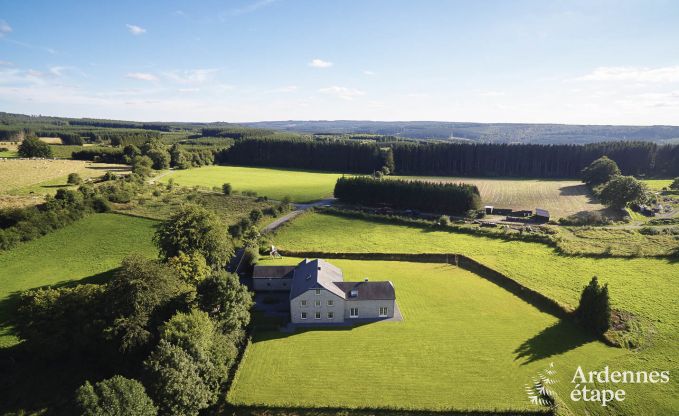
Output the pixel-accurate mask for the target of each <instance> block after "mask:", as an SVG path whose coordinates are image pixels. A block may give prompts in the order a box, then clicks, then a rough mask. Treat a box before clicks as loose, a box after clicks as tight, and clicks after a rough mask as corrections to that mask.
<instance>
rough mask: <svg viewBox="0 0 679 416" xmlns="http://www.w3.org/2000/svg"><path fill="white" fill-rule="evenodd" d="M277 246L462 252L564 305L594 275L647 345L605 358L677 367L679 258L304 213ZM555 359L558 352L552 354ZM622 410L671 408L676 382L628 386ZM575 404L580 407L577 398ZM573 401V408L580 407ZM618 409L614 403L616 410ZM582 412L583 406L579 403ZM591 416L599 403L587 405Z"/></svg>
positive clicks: (615, 363)
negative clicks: (602, 253)
mask: <svg viewBox="0 0 679 416" xmlns="http://www.w3.org/2000/svg"><path fill="white" fill-rule="evenodd" d="M274 242H275V244H276V245H277V246H278V247H279V248H280V249H282V250H285V249H289V250H295V251H303V250H314V251H326V252H392V253H398V252H405V253H425V252H436V253H461V254H465V255H467V256H469V257H471V258H473V259H475V260H477V261H480V262H481V263H484V264H485V265H487V266H489V267H491V268H494V269H496V270H498V271H500V272H502V273H504V274H506V275H508V276H510V277H512V278H513V279H515V280H517V281H518V282H520V283H522V284H523V285H525V286H527V287H529V288H531V289H534V290H537V291H539V292H541V293H542V294H544V295H546V296H548V297H550V298H552V299H554V300H556V301H558V302H560V303H561V304H564V305H567V306H569V307H575V306H577V303H578V299H579V295H580V292H581V290H582V288H583V287H584V286H585V285H586V284H587V282H588V281H589V280H590V279H591V277H592V276H594V275H596V276H598V277H599V278H600V280H601V281H602V282H604V283H608V284H609V286H610V288H609V290H610V294H611V300H612V305H613V307H614V308H618V309H622V310H625V311H629V312H631V313H633V314H634V315H635V316H636V317H637V318H638V324H639V326H640V327H641V330H642V332H643V333H644V334H645V343H644V344H643V346H642V347H641V348H640V349H639V350H638V351H634V352H633V353H630V354H623V355H620V356H619V357H616V358H615V359H613V358H609V359H607V360H606V364H607V365H610V366H611V367H612V368H615V369H646V370H649V371H650V370H670V371H671V372H672V373H673V374H675V373H676V372H677V371H679V363H678V362H677V360H676V357H677V356H679V347H677V345H679V304H677V302H676V299H677V297H678V296H679V281H677V279H676V278H675V277H676V276H678V275H679V263H677V261H676V260H670V259H652V258H631V259H623V258H598V257H585V256H563V255H559V254H558V253H557V252H556V251H555V250H554V249H553V248H551V247H548V246H546V245H543V244H540V243H528V242H521V241H505V240H501V239H493V238H486V237H478V236H473V235H466V234H456V233H453V232H446V231H437V230H434V229H426V228H419V227H409V226H397V225H388V224H381V223H375V222H371V221H364V220H355V219H354V220H352V219H346V218H341V217H337V216H332V215H326V214H318V213H309V214H304V215H302V216H300V217H298V218H297V219H296V220H295V221H294V222H292V223H290V224H288V225H286V226H284V227H283V228H282V229H281V230H280V231H279V232H278V233H277V235H276V236H275V237H274ZM558 357H560V354H556V355H555V356H554V357H553V358H554V359H556V358H558ZM625 388H626V390H627V392H628V399H627V400H625V401H624V402H622V403H620V404H616V405H615V406H616V408H613V410H618V411H619V413H624V414H670V413H671V412H672V409H676V408H677V406H679V382H677V380H676V379H674V380H672V381H671V382H670V383H669V384H664V385H653V386H650V387H649V386H643V385H626V386H625ZM578 406H582V403H580V404H579V405H578ZM578 406H576V408H578ZM617 407H619V409H617ZM581 410H582V409H581ZM587 410H588V411H589V412H590V413H592V414H599V413H601V412H602V411H601V409H600V408H599V409H597V408H596V407H589V408H588V409H587Z"/></svg>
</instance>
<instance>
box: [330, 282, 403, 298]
mask: <svg viewBox="0 0 679 416" xmlns="http://www.w3.org/2000/svg"><path fill="white" fill-rule="evenodd" d="M335 286H337V287H338V288H340V289H341V290H342V292H344V297H345V298H346V299H347V300H395V299H396V292H395V291H394V285H393V284H392V283H391V282H389V281H384V282H370V281H368V282H335ZM352 290H357V291H358V294H357V296H354V297H352V296H351V291H352Z"/></svg>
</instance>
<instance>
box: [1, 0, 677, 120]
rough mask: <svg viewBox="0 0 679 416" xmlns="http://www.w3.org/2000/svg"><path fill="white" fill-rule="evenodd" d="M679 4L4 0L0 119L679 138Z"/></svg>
mask: <svg viewBox="0 0 679 416" xmlns="http://www.w3.org/2000/svg"><path fill="white" fill-rule="evenodd" d="M678 22H679V2H676V1H672V0H668V1H655V0H646V1H592V0H589V1H544V0H543V1H442V0H438V1H434V0H432V1H427V0H411V1H399V0H379V1H378V0H362V1H349V0H342V1H340V0H336V1H326V0H238V1H193V2H190V1H144V2H140V1H116V2H86V1H79V2H76V1H59V2H56V1H33V0H23V1H17V0H13V1H7V0H0V111H9V112H19V113H27V114H46V115H60V116H73V117H103V118H118V119H132V120H159V121H170V120H174V121H233V122H237V121H257V120H288V119H362V120H366V119H371V120H445V121H482V122H539V123H549V122H556V123H583V124H642V125H646V124H673V125H679V23H678Z"/></svg>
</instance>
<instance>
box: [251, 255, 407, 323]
mask: <svg viewBox="0 0 679 416" xmlns="http://www.w3.org/2000/svg"><path fill="white" fill-rule="evenodd" d="M288 282H289V283H288ZM253 286H254V288H255V290H259V291H274V290H286V291H287V290H289V291H290V296H289V299H290V320H291V321H292V323H296V324H337V323H346V322H349V321H355V322H366V321H377V320H382V319H389V318H393V317H394V309H395V308H396V292H395V290H394V285H393V284H392V283H391V282H390V281H368V279H365V280H363V281H359V282H345V281H344V278H343V274H342V270H341V269H339V268H338V267H336V266H334V265H332V264H330V263H328V262H327V261H324V260H320V259H316V260H309V259H304V260H303V261H301V262H300V263H299V264H298V265H297V266H292V267H291V268H290V267H285V266H255V270H254V273H253ZM287 287H289V289H287Z"/></svg>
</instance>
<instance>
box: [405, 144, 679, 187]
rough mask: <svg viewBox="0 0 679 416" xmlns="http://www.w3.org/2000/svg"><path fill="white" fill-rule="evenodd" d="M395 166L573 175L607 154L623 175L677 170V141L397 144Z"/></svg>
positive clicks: (416, 171) (448, 172)
mask: <svg viewBox="0 0 679 416" xmlns="http://www.w3.org/2000/svg"><path fill="white" fill-rule="evenodd" d="M392 148H393V151H394V159H395V161H396V170H397V171H398V172H399V174H404V175H441V176H515V177H534V178H564V177H571V178H572V177H577V176H578V174H579V173H580V171H581V170H582V169H583V168H584V167H586V166H587V165H588V164H589V163H591V162H592V161H593V160H595V159H597V158H599V157H601V156H604V155H608V156H609V157H610V158H612V159H615V160H616V161H617V162H618V165H619V166H620V169H621V171H622V173H624V174H627V175H646V176H665V177H666V176H677V175H679V146H671V145H665V146H661V145H657V144H655V143H646V142H606V143H595V144H588V145H583V146H580V145H537V144H521V145H517V144H490V143H488V144H469V143H434V144H431V143H430V144H427V143H421V144H409V143H402V144H395V145H393V146H392Z"/></svg>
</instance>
